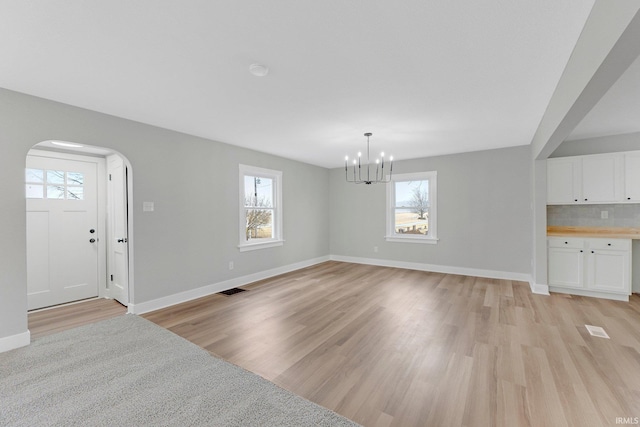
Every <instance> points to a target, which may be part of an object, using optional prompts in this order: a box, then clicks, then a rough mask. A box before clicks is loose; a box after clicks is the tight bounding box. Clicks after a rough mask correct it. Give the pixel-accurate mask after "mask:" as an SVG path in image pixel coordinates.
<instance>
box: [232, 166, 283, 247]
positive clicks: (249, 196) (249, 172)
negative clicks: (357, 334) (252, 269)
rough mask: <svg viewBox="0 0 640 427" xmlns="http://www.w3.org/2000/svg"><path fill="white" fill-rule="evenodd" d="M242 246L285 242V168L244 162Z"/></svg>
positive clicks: (265, 245)
mask: <svg viewBox="0 0 640 427" xmlns="http://www.w3.org/2000/svg"><path fill="white" fill-rule="evenodd" d="M240 200H241V207H240V246H239V247H240V250H241V251H244V250H252V249H259V248H263V247H271V246H277V245H281V244H282V212H281V205H282V172H280V171H273V170H269V169H262V168H256V167H252V166H245V165H240Z"/></svg>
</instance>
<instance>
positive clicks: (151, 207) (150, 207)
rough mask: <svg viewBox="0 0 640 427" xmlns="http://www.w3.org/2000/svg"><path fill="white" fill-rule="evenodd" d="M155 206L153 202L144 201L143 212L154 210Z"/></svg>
mask: <svg viewBox="0 0 640 427" xmlns="http://www.w3.org/2000/svg"><path fill="white" fill-rule="evenodd" d="M154 208H155V207H154V205H153V202H142V212H153V210H154Z"/></svg>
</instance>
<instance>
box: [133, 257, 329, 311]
mask: <svg viewBox="0 0 640 427" xmlns="http://www.w3.org/2000/svg"><path fill="white" fill-rule="evenodd" d="M326 261H329V256H324V257H319V258H313V259H309V260H305V261H301V262H296V263H294V264H289V265H285V266H282V267H277V268H272V269H271V270H266V271H261V272H259V273H253V274H249V275H246V276H242V277H236V278H234V279H229V280H225V281H223V282H218V283H214V284H211V285H207V286H203V287H200V288H196V289H191V290H188V291H184V292H179V293H177V294H173V295H168V296H166V297H162V298H158V299H154V300H151V301H146V302H142V303H137V304H134V303H129V307H128V312H129V313H131V314H143V313H148V312H150V311H154V310H159V309H161V308H165V307H169V306H172V305H175V304H180V303H183V302H186V301H191V300H194V299H196V298H202V297H205V296H207V295H211V294H215V293H217V292H221V291H225V290H227V289H232V288H237V287H238V286H243V285H247V284H249V283H253V282H257V281H258V280H263V279H268V278H269V277H273V276H278V275H280V274H284V273H288V272H290V271H294V270H299V269H301V268H305V267H310V266H312V265H315V264H320V263H321V262H326Z"/></svg>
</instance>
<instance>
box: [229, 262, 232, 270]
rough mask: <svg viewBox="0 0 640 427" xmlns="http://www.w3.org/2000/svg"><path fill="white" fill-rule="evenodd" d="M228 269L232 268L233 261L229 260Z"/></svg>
mask: <svg viewBox="0 0 640 427" xmlns="http://www.w3.org/2000/svg"><path fill="white" fill-rule="evenodd" d="M229 270H233V261H229Z"/></svg>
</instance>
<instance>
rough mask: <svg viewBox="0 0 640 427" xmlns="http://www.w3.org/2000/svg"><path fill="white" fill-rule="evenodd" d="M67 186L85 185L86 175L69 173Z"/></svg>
mask: <svg viewBox="0 0 640 427" xmlns="http://www.w3.org/2000/svg"><path fill="white" fill-rule="evenodd" d="M67 184H68V185H83V184H84V174H82V173H80V172H67Z"/></svg>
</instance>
